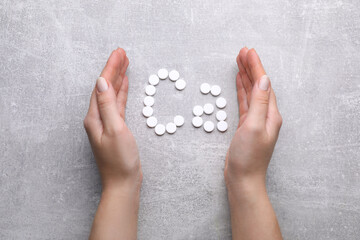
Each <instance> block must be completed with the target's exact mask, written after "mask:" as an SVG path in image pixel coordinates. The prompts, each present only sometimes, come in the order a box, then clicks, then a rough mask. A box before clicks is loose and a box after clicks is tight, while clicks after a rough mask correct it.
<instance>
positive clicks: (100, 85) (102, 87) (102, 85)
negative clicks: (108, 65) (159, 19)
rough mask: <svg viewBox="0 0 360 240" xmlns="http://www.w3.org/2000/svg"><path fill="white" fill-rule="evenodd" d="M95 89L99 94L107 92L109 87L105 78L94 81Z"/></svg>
mask: <svg viewBox="0 0 360 240" xmlns="http://www.w3.org/2000/svg"><path fill="white" fill-rule="evenodd" d="M96 88H97V90H98V91H99V92H104V91H106V90H108V88H109V86H108V84H107V82H106V80H105V78H103V77H99V78H98V79H97V80H96Z"/></svg>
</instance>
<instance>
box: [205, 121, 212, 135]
mask: <svg viewBox="0 0 360 240" xmlns="http://www.w3.org/2000/svg"><path fill="white" fill-rule="evenodd" d="M214 128H215V125H214V123H213V122H212V121H206V122H205V123H204V130H205V132H208V133H209V132H212V131H214Z"/></svg>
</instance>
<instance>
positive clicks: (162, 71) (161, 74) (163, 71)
mask: <svg viewBox="0 0 360 240" xmlns="http://www.w3.org/2000/svg"><path fill="white" fill-rule="evenodd" d="M158 76H159V78H160V79H161V80H164V79H166V78H167V77H168V76H169V73H168V70H166V69H165V68H162V69H160V70H159V71H158Z"/></svg>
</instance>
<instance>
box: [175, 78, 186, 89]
mask: <svg viewBox="0 0 360 240" xmlns="http://www.w3.org/2000/svg"><path fill="white" fill-rule="evenodd" d="M175 87H176V89H177V90H183V89H184V88H185V87H186V82H185V81H184V79H179V80H177V81H176V82H175Z"/></svg>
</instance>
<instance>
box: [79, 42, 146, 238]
mask: <svg viewBox="0 0 360 240" xmlns="http://www.w3.org/2000/svg"><path fill="white" fill-rule="evenodd" d="M128 65H129V60H128V58H127V56H126V53H125V51H124V50H123V49H121V48H118V49H116V50H114V51H113V52H112V53H111V55H110V57H109V59H108V61H107V63H106V65H105V67H104V69H103V71H102V73H101V75H100V76H101V78H98V80H97V82H96V86H95V88H94V90H93V92H92V95H91V99H90V106H89V110H88V113H87V115H86V117H85V119H84V127H85V129H86V132H87V134H88V137H89V141H90V144H91V147H92V150H93V153H94V156H95V159H96V163H97V166H98V168H99V171H100V175H101V182H102V194H101V199H100V203H99V206H98V209H97V211H96V214H95V218H94V221H93V225H92V228H91V233H90V237H89V239H92V240H95V239H105V240H107V239H136V234H137V219H138V209H139V198H140V187H141V183H142V171H141V165H140V159H139V153H138V149H137V145H136V141H135V138H134V137H133V135H132V133H131V132H130V130H129V129H128V128H127V126H126V124H125V106H126V100H127V94H128V86H129V81H128V78H127V76H126V75H125V72H126V69H127V67H128Z"/></svg>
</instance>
